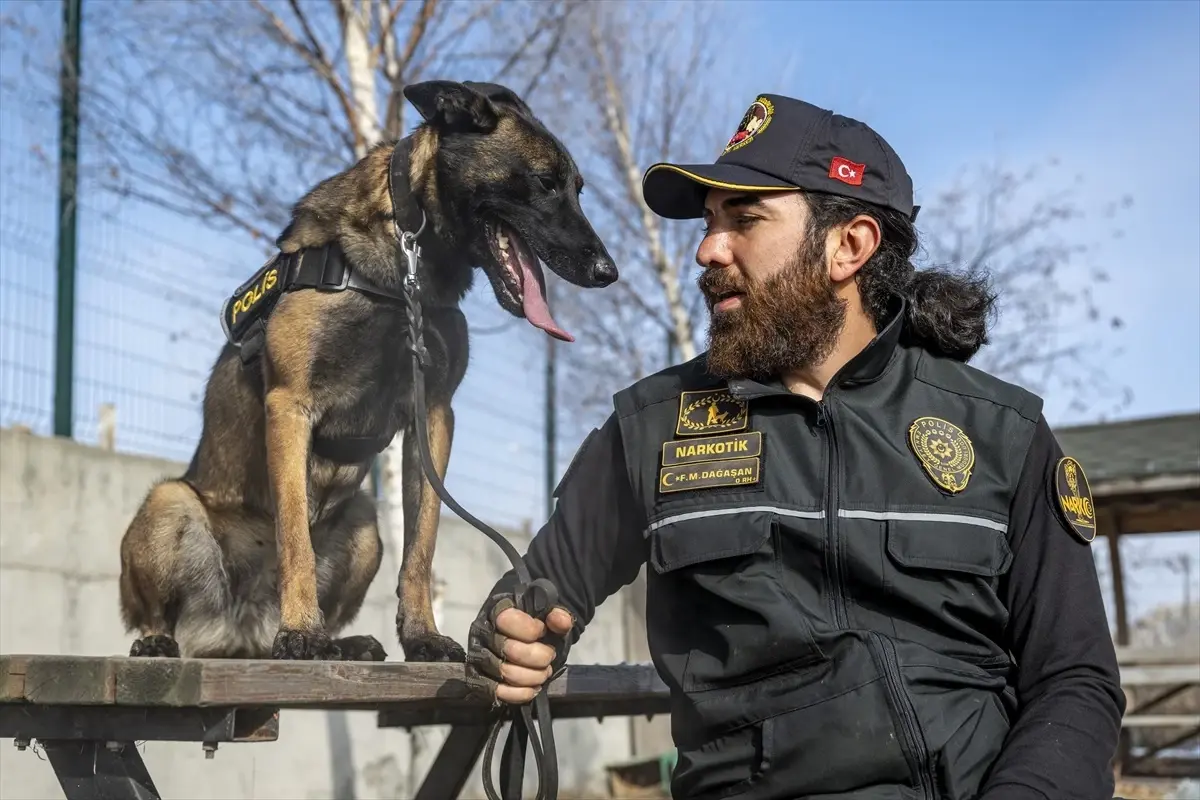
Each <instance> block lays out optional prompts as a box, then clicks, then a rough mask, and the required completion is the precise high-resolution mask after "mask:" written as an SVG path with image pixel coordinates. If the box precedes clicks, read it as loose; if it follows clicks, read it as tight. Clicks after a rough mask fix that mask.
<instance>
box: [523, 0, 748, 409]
mask: <svg viewBox="0 0 1200 800" xmlns="http://www.w3.org/2000/svg"><path fill="white" fill-rule="evenodd" d="M724 9H725V6H723V5H722V4H720V3H716V2H706V3H686V4H683V3H669V2H664V3H645V2H638V1H637V0H629V1H628V2H604V3H591V4H588V5H587V6H586V7H585V8H583V9H580V10H579V11H578V12H577V13H575V14H574V15H573V17H572V19H571V21H570V23H569V25H568V29H567V33H566V36H565V38H566V43H565V44H564V46H563V48H562V50H563V56H562V57H561V58H560V59H558V60H557V61H556V63H555V70H554V74H553V75H549V76H547V77H546V79H545V82H544V86H545V87H546V89H547V92H546V94H545V95H544V96H545V97H547V98H553V101H552V102H551V101H549V100H547V101H546V102H544V103H543V107H542V109H541V113H542V116H543V118H545V119H546V120H547V121H548V122H549V123H550V124H551V127H553V128H554V129H555V130H561V131H563V136H564V137H569V140H570V144H571V147H572V151H573V152H574V153H575V154H576V157H577V159H578V160H579V161H580V164H581V168H582V170H583V172H584V175H585V178H586V186H585V188H584V196H583V202H584V204H585V207H587V209H588V213H589V216H590V217H591V218H592V219H593V221H594V223H595V225H596V227H597V230H599V231H600V232H601V234H602V236H603V238H604V240H605V242H606V244H607V245H608V247H609V249H610V251H611V252H612V254H613V257H614V258H615V259H616V260H617V263H618V265H619V266H620V268H621V280H620V281H619V282H618V283H617V284H615V285H614V286H612V287H611V288H609V289H607V290H605V291H603V292H595V291H589V292H586V293H583V292H579V291H577V290H575V289H574V288H573V287H570V286H568V285H566V284H564V283H562V282H561V281H558V282H556V283H555V286H554V294H555V302H556V304H557V309H559V312H560V313H561V318H562V319H563V320H564V321H565V324H567V325H568V326H569V327H571V328H573V329H575V331H574V332H576V333H577V334H579V335H578V336H577V337H576V342H575V343H573V344H571V345H570V346H558V345H555V347H556V349H557V353H558V356H559V363H560V365H561V372H562V373H563V376H564V380H563V383H564V385H568V386H570V390H569V391H564V392H563V393H562V397H561V399H562V400H563V401H564V402H565V404H566V408H565V409H564V411H565V416H566V417H567V420H568V421H569V422H574V423H577V424H578V425H580V426H590V424H591V422H590V421H589V420H594V418H595V417H596V415H597V414H603V413H604V409H605V408H606V407H608V406H609V404H610V397H611V393H612V390H613V389H614V388H615V387H618V386H621V385H624V384H626V383H628V382H629V381H630V380H633V379H636V378H638V377H641V376H643V375H647V374H649V373H651V372H653V371H656V370H658V369H661V368H662V366H663V365H664V364H665V363H666V359H667V358H668V356H669V354H675V355H677V356H678V357H680V358H683V359H690V358H692V357H693V356H694V355H695V354H696V352H697V346H698V341H697V330H696V323H697V320H699V319H700V312H701V311H702V308H703V306H702V298H701V297H700V295H699V292H698V291H697V290H696V286H695V281H694V279H693V273H692V270H693V268H695V266H696V265H695V261H694V247H695V234H696V233H697V231H698V230H699V226H698V224H697V223H696V222H694V221H690V222H676V221H671V220H664V219H662V218H660V217H658V216H656V215H655V214H653V213H652V212H651V211H650V209H649V207H648V206H647V205H646V204H645V202H644V201H643V199H642V193H641V178H642V173H643V172H644V170H645V168H646V167H647V166H649V165H650V164H651V163H653V162H655V161H659V160H676V161H689V160H699V161H708V160H711V159H712V157H713V151H714V146H715V144H716V143H717V142H721V141H724V140H725V139H727V138H728V136H729V135H730V134H731V133H732V130H731V129H730V130H725V129H726V128H729V126H730V121H729V113H727V109H728V108H730V107H732V105H731V104H730V103H729V102H722V99H721V93H720V88H721V87H722V85H723V84H724V83H726V82H725V81H723V80H722V79H721V76H720V75H719V74H718V73H717V72H716V71H715V69H714V65H715V60H716V58H717V53H718V52H719V47H718V44H719V42H718V38H717V37H718V36H719V35H721V33H722V30H724V29H723V28H722V27H721V26H720V25H718V24H715V23H716V21H717V20H718V19H719V15H720V14H721V12H722V11H723V10H724ZM667 31H669V36H665V35H664V32H667ZM735 102H736V101H735Z"/></svg>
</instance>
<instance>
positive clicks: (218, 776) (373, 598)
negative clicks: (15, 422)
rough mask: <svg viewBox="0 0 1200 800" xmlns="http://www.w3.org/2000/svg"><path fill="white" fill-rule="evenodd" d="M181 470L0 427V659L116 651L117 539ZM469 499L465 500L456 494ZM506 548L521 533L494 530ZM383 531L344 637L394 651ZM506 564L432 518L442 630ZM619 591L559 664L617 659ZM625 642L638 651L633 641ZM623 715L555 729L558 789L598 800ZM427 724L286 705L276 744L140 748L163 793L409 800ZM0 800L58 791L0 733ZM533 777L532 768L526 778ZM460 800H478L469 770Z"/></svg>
mask: <svg viewBox="0 0 1200 800" xmlns="http://www.w3.org/2000/svg"><path fill="white" fill-rule="evenodd" d="M182 468H183V465H181V464H178V463H174V462H170V461H162V460H156V459H149V458H139V457H133V456H128V455H120V454H114V453H110V452H107V451H103V450H99V449H96V448H92V447H87V446H84V445H80V444H78V443H75V442H72V441H67V440H61V439H50V438H41V437H37V436H33V435H31V434H29V433H26V432H20V431H12V430H0V653H6V654H18V653H26V654H29V653H42V654H75V655H92V656H101V655H125V654H127V653H128V648H129V643H130V641H131V637H130V635H129V634H127V633H125V631H124V630H123V627H122V625H121V621H120V617H119V614H118V608H117V576H118V573H119V558H118V545H119V542H120V539H121V535H122V534H123V533H124V530H125V527H126V525H127V524H128V522H129V520H130V518H131V517H132V515H133V513H134V511H135V510H136V509H137V506H138V504H139V503H140V502H141V500H142V498H143V496H144V494H145V492H146V490H147V488H148V487H149V486H150V484H151V483H152V482H153V481H155V480H157V479H159V478H161V477H168V476H174V475H178V474H179V473H180V472H181V471H182ZM459 499H460V501H461V502H462V503H463V504H464V505H465V506H466V507H467V508H468V509H470V498H459ZM502 533H504V534H505V535H506V536H509V537H510V538H511V539H512V541H513V542H514V544H515V545H516V547H517V549H518V550H519V551H522V552H523V551H524V548H525V542H526V539H525V537H524V536H523V535H522V534H521V533H520V532H512V531H503V530H502ZM392 541H393V539H392V538H391V534H390V533H389V532H386V531H385V532H384V542H385V549H386V553H385V557H384V563H383V567H382V569H381V571H380V574H379V576H378V577H377V579H376V581H375V583H374V584H373V585H372V587H371V592H370V594H369V595H368V599H367V602H366V605H365V606H364V608H363V611H362V613H361V615H360V616H359V619H358V621H357V623H356V624H355V625H354V626H353V630H352V631H350V632H351V633H370V634H372V635H374V636H375V637H376V638H378V639H379V641H380V642H382V643H383V645H384V647H385V649H387V650H388V653H389V660H400V659H401V658H402V655H401V653H400V648H399V644H398V643H397V641H396V636H395V631H394V627H393V626H394V622H393V620H394V615H395V606H396V597H395V593H394V592H395V583H396V579H395V576H396V573H397V567H398V557H397V553H396V552H395V550H394V548H392V547H390V546H389V545H390V542H392ZM507 567H508V563H507V561H506V560H505V558H504V555H503V553H502V552H501V551H500V549H499V548H498V547H496V546H495V545H494V544H493V543H492V542H491V541H490V540H488V539H487V538H486V537H484V536H483V534H481V533H479V532H477V531H475V530H474V529H473V528H471V527H469V526H467V525H466V524H465V523H463V522H462V521H461V520H459V519H458V518H457V517H454V516H447V517H445V518H444V519H443V522H442V528H441V534H440V538H439V540H438V549H437V555H436V557H435V560H434V572H435V576H436V577H437V579H438V580H439V581H441V582H442V585H441V593H440V597H439V601H438V606H437V608H436V611H437V612H438V616H439V623H440V625H441V629H442V631H443V632H444V633H446V634H448V635H450V636H453V637H454V638H455V639H457V640H458V641H459V642H464V641H465V639H466V633H467V628H468V625H469V624H470V621H471V619H472V618H473V617H474V615H475V612H476V611H477V609H478V608H479V605H480V603H481V602H482V601H483V599H484V595H485V594H486V592H487V590H488V589H489V588H490V587H491V585H492V584H493V582H494V581H495V579H496V578H497V577H499V576H500V575H501V574H502V573H503V572H504V571H505V570H506V569H507ZM629 606H630V603H629V601H628V600H627V598H626V597H624V596H622V595H618V596H616V597H614V598H612V599H611V600H610V601H609V602H608V603H606V604H605V605H604V606H603V607H602V608H600V609H599V612H598V614H597V617H596V619H595V621H594V622H593V623H592V625H591V626H590V627H589V629H588V632H587V635H586V636H584V638H583V639H582V640H581V641H580V643H579V645H578V647H577V648H575V649H574V650H573V651H572V658H571V663H573V664H578V663H610V664H611V663H620V662H622V661H625V660H627V657H626V655H625V654H626V652H629V650H628V649H627V648H628V647H629V646H630V645H629V642H628V636H627V633H626V626H625V624H624V617H625V615H626V614H627V613H628V607H629ZM634 641H635V644H634V645H633V649H634V650H635V651H638V652H641V651H642V650H644V645H643V646H638V645H637V644H636V633H635V640H634ZM633 728H634V725H633V723H632V722H631V720H629V719H628V718H610V719H607V720H605V721H603V722H597V721H595V720H563V721H561V722H556V723H555V730H556V736H557V742H558V755H559V764H560V775H561V779H560V780H561V786H562V788H563V796H564V797H568V796H570V795H571V794H575V795H576V796H586V797H606V796H607V792H606V790H605V785H604V770H603V767H604V765H605V764H608V763H612V762H617V761H622V760H626V759H628V758H630V757H631V756H632V754H633V749H632V740H633V735H632V730H633ZM445 732H446V731H445V729H444V728H441V727H433V728H424V729H414V730H413V731H412V732H411V733H409V732H406V731H403V730H386V729H379V728H377V727H376V718H375V715H374V714H373V713H371V712H350V713H326V712H316V711H284V712H283V714H282V717H281V720H280V737H279V740H278V741H277V742H272V743H265V744H243V745H222V746H221V747H220V749H219V750H218V752H217V754H216V757H215V758H214V759H212V760H206V759H205V758H204V753H203V751H202V750H201V747H200V745H199V744H190V743H164V742H147V743H144V744H143V746H142V753H143V758H144V759H145V761H146V763H147V766H148V768H149V769H150V772H151V775H153V776H154V779H155V781H156V782H157V785H158V787H159V790H160V791H161V792H162V794H163V796H164V797H177V798H184V797H186V798H189V800H193V799H195V800H200V799H201V798H223V799H225V800H233V799H234V798H291V799H293V800H294V799H295V798H337V799H338V800H373V799H374V798H381V799H382V798H389V799H391V798H404V797H411V796H412V794H413V792H414V790H415V787H416V786H418V785H419V784H420V781H421V779H422V777H423V775H424V774H425V769H426V767H427V766H428V764H429V763H430V761H431V760H432V758H433V757H434V756H435V755H436V753H437V748H438V746H439V745H440V743H441V741H442V738H443V737H444V735H445ZM0 744H2V745H3V746H0V797H3V798H9V797H11V798H21V800H41V798H54V799H55V800H57V798H61V797H62V792H61V790H60V788H59V786H58V783H57V782H56V780H55V778H54V774H53V771H52V770H51V769H50V767H49V764H48V763H46V762H45V761H44V760H42V759H39V757H38V755H37V754H35V752H33V751H32V750H27V751H25V752H18V751H17V750H16V749H15V748H14V747H13V746H12V745H11V743H10V742H3V743H0ZM535 780H536V776H535V774H534V773H533V772H532V767H531V769H530V772H529V774H528V777H527V784H526V785H527V786H528V787H530V789H532V787H533V785H534V782H535ZM463 797H472V798H474V797H483V791H482V787H481V784H480V782H479V776H478V767H477V768H476V774H475V776H474V778H473V781H472V782H471V783H470V784H468V787H467V789H466V791H465V792H464V794H463Z"/></svg>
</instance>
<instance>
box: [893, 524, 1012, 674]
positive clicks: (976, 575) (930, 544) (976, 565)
mask: <svg viewBox="0 0 1200 800" xmlns="http://www.w3.org/2000/svg"><path fill="white" fill-rule="evenodd" d="M885 525H886V531H885V535H886V537H887V541H886V545H885V551H886V558H885V562H884V583H885V587H886V589H887V592H888V595H889V601H890V602H891V604H892V607H893V624H894V625H895V628H896V633H897V635H899V636H900V637H901V638H905V639H909V640H912V641H916V642H919V643H922V644H925V645H927V646H928V647H930V648H932V649H934V650H937V651H938V652H941V653H944V654H946V655H957V656H961V657H963V658H965V659H967V660H984V659H987V658H989V657H991V656H995V655H996V650H995V649H994V646H995V643H996V642H998V641H999V638H1000V636H1001V635H1002V633H1003V626H1004V622H1005V620H1006V618H1007V612H1006V610H1005V608H1004V604H1003V603H1002V602H1001V599H1000V597H999V594H998V588H999V583H1000V579H1001V577H1002V576H1003V575H1004V574H1005V573H1006V572H1007V571H1008V569H1009V567H1010V566H1011V565H1012V559H1013V554H1012V550H1011V549H1009V546H1008V537H1007V533H1006V526H1005V525H1004V524H1003V523H998V522H994V521H992V520H988V519H985V518H982V517H979V518H976V517H967V516H961V515H954V516H951V515H937V514H930V515H926V517H925V518H923V519H889V520H888V521H887V522H886V523H885Z"/></svg>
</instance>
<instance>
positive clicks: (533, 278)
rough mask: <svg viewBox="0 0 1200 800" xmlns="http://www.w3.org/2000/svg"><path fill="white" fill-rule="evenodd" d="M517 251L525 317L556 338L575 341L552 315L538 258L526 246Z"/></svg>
mask: <svg viewBox="0 0 1200 800" xmlns="http://www.w3.org/2000/svg"><path fill="white" fill-rule="evenodd" d="M517 253H519V255H518V256H517V262H518V263H520V265H521V305H522V307H523V308H524V309H525V319H527V320H529V322H530V324H531V325H535V326H537V327H539V328H541V329H542V330H544V331H545V332H546V333H548V334H550V335H551V336H553V337H554V338H556V339H561V340H562V341H564V342H573V341H575V337H574V336H572V335H571V334H569V333H567V332H566V331H564V330H563V329H562V328H560V327H559V326H558V323H557V322H555V321H554V317H552V316H550V306H549V305H548V304H547V303H546V287H545V286H543V285H542V284H543V275H542V268H541V266H540V265H539V264H538V263H537V259H535V258H533V257H532V256H531V255H530V254H528V253H526V252H525V248H524V247H520V248H518V249H517Z"/></svg>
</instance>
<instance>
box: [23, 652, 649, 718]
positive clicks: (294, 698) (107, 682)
mask: <svg viewBox="0 0 1200 800" xmlns="http://www.w3.org/2000/svg"><path fill="white" fill-rule="evenodd" d="M463 670H464V668H463V665H462V664H412V663H407V662H382V663H372V662H346V661H275V660H251V659H188V658H183V659H179V658H129V657H98V656H57V655H20V654H14V655H0V703H34V704H39V705H70V706H82V705H86V706H136V707H143V708H146V707H168V708H184V707H189V708H204V707H250V706H270V707H275V708H309V709H327V710H330V709H347V710H352V709H363V710H384V709H387V708H393V709H396V710H404V711H406V712H408V711H419V710H420V709H422V708H429V709H445V708H447V707H450V706H453V707H460V708H468V709H469V708H478V709H479V710H480V711H481V712H482V711H484V710H485V709H486V707H487V705H488V704H487V703H486V702H485V701H482V700H479V699H472V698H470V697H469V696H468V692H467V684H466V682H465V676H464V671H463ZM547 691H548V693H549V695H550V698H551V707H552V708H554V707H556V706H557V707H559V708H566V707H569V706H570V705H572V704H574V703H582V704H586V705H589V706H595V705H597V704H600V705H603V704H604V702H605V701H606V700H612V701H619V702H622V703H625V704H628V703H631V702H632V703H638V702H640V701H645V702H646V703H647V704H648V705H649V706H656V707H658V708H660V709H661V708H662V707H663V705H664V704H665V702H666V700H667V696H668V695H667V689H666V686H665V685H664V684H663V683H662V681H661V679H660V678H659V677H658V675H657V673H656V672H655V671H654V668H653V667H652V666H650V665H637V664H621V665H587V664H584V665H577V666H570V667H568V668H567V670H566V671H565V672H564V674H563V675H561V676H560V677H559V678H558V679H556V680H555V681H554V682H552V683H551V684H550V686H549V688H548V689H547ZM647 713H648V712H647Z"/></svg>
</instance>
